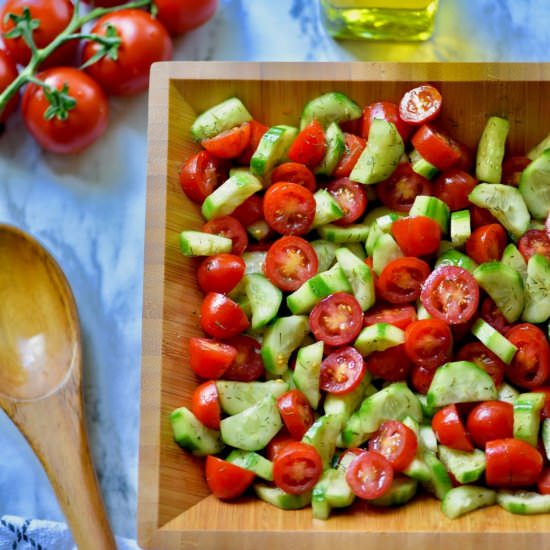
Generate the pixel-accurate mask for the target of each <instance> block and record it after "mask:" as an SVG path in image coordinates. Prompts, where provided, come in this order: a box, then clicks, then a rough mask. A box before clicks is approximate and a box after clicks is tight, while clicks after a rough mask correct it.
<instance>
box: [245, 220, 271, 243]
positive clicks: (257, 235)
mask: <svg viewBox="0 0 550 550" xmlns="http://www.w3.org/2000/svg"><path fill="white" fill-rule="evenodd" d="M246 232H247V233H248V234H249V235H250V236H251V237H252V238H253V239H255V240H256V241H262V240H264V239H266V238H267V237H268V236H269V234H270V233H271V227H269V225H268V224H267V222H266V221H265V220H259V221H257V222H254V223H251V224H250V225H248V226H247V227H246Z"/></svg>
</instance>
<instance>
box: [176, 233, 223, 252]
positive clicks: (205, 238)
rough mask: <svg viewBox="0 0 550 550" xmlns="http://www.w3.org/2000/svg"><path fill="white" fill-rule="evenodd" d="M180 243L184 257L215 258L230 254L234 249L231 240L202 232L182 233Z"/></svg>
mask: <svg viewBox="0 0 550 550" xmlns="http://www.w3.org/2000/svg"><path fill="white" fill-rule="evenodd" d="M179 243H180V250H181V252H182V254H183V255H184V256H214V255H215V254H223V253H229V252H231V249H232V248H233V241H232V240H231V239H228V238H227V237H222V236H220V235H212V234H210V233H204V232H202V231H182V232H181V233H180V238H179Z"/></svg>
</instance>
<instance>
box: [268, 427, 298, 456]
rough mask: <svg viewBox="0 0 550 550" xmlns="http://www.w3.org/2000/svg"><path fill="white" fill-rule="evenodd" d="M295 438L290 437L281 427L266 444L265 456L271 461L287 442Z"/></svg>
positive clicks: (292, 441)
mask: <svg viewBox="0 0 550 550" xmlns="http://www.w3.org/2000/svg"><path fill="white" fill-rule="evenodd" d="M295 441H296V438H294V437H292V436H291V435H290V433H289V432H288V430H287V429H286V428H285V427H283V428H282V429H281V430H280V431H279V433H278V434H277V435H276V436H275V437H274V438H273V439H272V440H271V441H270V442H269V443H268V444H267V447H266V451H265V454H266V457H267V459H268V460H271V462H273V461H274V460H275V457H276V456H277V455H278V454H279V453H280V452H281V451H282V450H283V449H284V448H285V447H286V446H287V445H288V444H289V443H294V442H295Z"/></svg>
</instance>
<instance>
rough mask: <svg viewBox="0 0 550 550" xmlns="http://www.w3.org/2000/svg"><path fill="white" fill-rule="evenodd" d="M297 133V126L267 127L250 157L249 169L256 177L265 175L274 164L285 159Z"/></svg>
mask: <svg viewBox="0 0 550 550" xmlns="http://www.w3.org/2000/svg"><path fill="white" fill-rule="evenodd" d="M297 135H298V128H294V127H293V126H286V125H284V124H281V125H279V126H272V127H271V128H269V130H268V131H267V132H266V133H265V134H264V135H263V136H262V138H261V139H260V143H258V147H257V148H256V151H254V154H253V155H252V158H251V159H250V171H251V172H252V173H253V174H254V175H255V176H258V177H263V176H267V175H268V174H269V173H270V172H271V170H273V168H274V167H275V165H276V164H278V163H280V162H282V161H284V160H285V158H286V154H287V152H288V149H289V148H290V146H291V145H292V142H293V141H294V139H295V138H296V136H297Z"/></svg>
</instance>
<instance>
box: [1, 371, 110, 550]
mask: <svg viewBox="0 0 550 550" xmlns="http://www.w3.org/2000/svg"><path fill="white" fill-rule="evenodd" d="M77 378H78V374H76V375H75V374H74V371H73V375H72V376H71V377H70V379H69V380H68V381H67V383H66V384H65V386H64V387H63V388H62V389H60V390H58V391H57V393H55V394H53V395H51V396H50V397H47V398H45V399H42V400H40V401H34V402H27V403H21V402H20V403H13V402H12V403H11V406H10V405H8V406H7V407H5V408H6V410H7V412H8V414H9V415H10V416H11V418H12V420H13V421H14V422H15V424H16V425H17V426H18V427H19V429H20V430H21V432H22V433H23V434H24V435H25V437H26V438H27V440H28V441H29V443H30V444H31V446H32V448H33V449H34V451H35V453H36V455H37V456H38V458H39V459H40V461H41V462H42V465H43V466H44V469H45V471H46V473H47V475H48V477H49V479H50V482H51V484H52V487H53V489H54V491H55V493H56V495H57V498H58V500H59V504H60V505H61V508H62V510H63V512H64V513H65V517H66V519H67V522H68V524H69V526H70V528H71V532H72V534H73V538H74V540H75V542H76V544H77V546H78V548H79V550H97V549H98V548H101V549H102V550H116V544H115V540H114V537H113V533H112V531H111V528H110V526H109V521H108V519H107V515H106V512H105V508H104V506H103V501H102V498H101V493H100V491H99V486H98V483H97V479H96V476H95V472H94V468H93V464H92V460H91V456H90V450H89V447H88V437H87V431H86V426H85V424H84V415H83V410H82V399H81V393H80V384H79V383H78V382H77Z"/></svg>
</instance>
